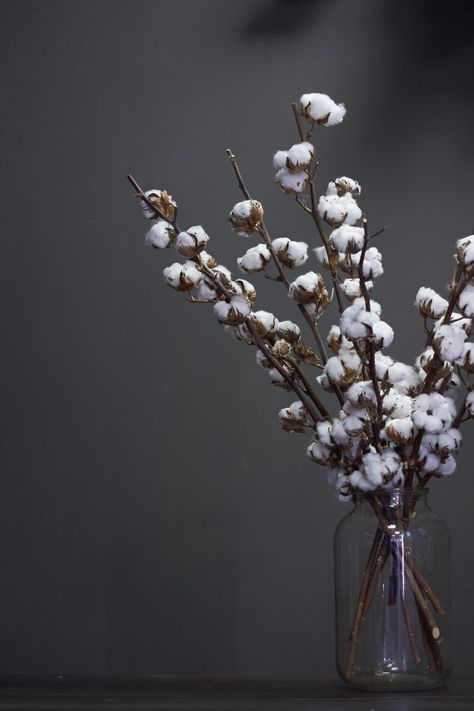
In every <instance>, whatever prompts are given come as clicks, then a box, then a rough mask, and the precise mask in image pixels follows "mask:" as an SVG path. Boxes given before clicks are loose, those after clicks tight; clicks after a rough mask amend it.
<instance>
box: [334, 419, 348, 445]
mask: <svg viewBox="0 0 474 711" xmlns="http://www.w3.org/2000/svg"><path fill="white" fill-rule="evenodd" d="M331 440H332V441H333V442H334V443H335V444H337V445H339V446H340V447H345V446H346V445H348V444H349V443H350V435H349V434H348V432H347V431H346V429H345V427H344V422H343V421H342V420H340V419H339V418H337V417H335V418H334V419H333V421H332V426H331Z"/></svg>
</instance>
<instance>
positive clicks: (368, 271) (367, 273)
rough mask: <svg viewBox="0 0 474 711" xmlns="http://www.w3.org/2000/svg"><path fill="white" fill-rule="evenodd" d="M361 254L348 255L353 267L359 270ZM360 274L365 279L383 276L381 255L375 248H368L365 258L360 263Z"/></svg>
mask: <svg viewBox="0 0 474 711" xmlns="http://www.w3.org/2000/svg"><path fill="white" fill-rule="evenodd" d="M361 254H362V253H361V252H357V253H356V254H351V255H350V261H351V264H352V266H353V267H355V268H356V269H358V268H359V262H360V258H361ZM362 273H363V275H364V277H365V278H366V279H376V278H377V277H379V276H381V275H382V274H383V266H382V254H381V253H380V252H379V250H378V249H377V247H369V248H368V249H367V251H366V253H365V258H364V261H363V263H362Z"/></svg>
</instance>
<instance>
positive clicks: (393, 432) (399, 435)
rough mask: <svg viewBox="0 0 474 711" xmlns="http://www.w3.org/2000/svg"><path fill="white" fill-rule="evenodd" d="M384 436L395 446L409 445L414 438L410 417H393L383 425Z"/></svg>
mask: <svg viewBox="0 0 474 711" xmlns="http://www.w3.org/2000/svg"><path fill="white" fill-rule="evenodd" d="M385 434H386V436H387V437H388V438H389V440H390V441H391V442H393V443H394V444H396V445H397V446H402V445H405V444H410V443H411V442H412V441H413V437H414V427H413V420H412V419H411V417H394V418H393V419H391V420H389V421H387V422H386V424H385Z"/></svg>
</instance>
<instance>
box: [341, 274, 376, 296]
mask: <svg viewBox="0 0 474 711" xmlns="http://www.w3.org/2000/svg"><path fill="white" fill-rule="evenodd" d="M365 286H366V288H367V291H368V293H369V294H370V293H371V292H372V289H373V287H374V283H373V281H366V282H365ZM341 291H342V293H343V294H344V296H346V297H347V298H348V299H349V300H350V301H354V299H357V298H358V297H360V296H362V290H361V288H360V279H344V281H343V282H342V283H341Z"/></svg>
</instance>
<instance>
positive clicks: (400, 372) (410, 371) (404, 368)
mask: <svg viewBox="0 0 474 711" xmlns="http://www.w3.org/2000/svg"><path fill="white" fill-rule="evenodd" d="M388 382H389V383H390V384H391V385H394V386H395V389H396V390H397V392H399V393H402V395H416V394H417V392H418V390H419V388H420V385H421V382H422V378H421V377H420V374H419V372H418V371H417V370H416V368H414V367H413V366H411V365H406V364H405V363H402V362H400V361H397V362H395V363H394V364H393V365H391V366H390V368H389V369H388Z"/></svg>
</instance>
